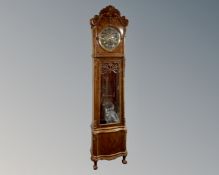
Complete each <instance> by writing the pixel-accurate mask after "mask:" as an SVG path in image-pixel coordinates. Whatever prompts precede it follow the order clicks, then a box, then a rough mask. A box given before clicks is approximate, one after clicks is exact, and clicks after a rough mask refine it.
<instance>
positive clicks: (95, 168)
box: [93, 160, 97, 170]
mask: <svg viewBox="0 0 219 175" xmlns="http://www.w3.org/2000/svg"><path fill="white" fill-rule="evenodd" d="M93 168H94V170H97V161H96V160H94V166H93Z"/></svg>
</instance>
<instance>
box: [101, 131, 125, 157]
mask: <svg viewBox="0 0 219 175" xmlns="http://www.w3.org/2000/svg"><path fill="white" fill-rule="evenodd" d="M125 151H126V131H125V130H120V131H116V132H107V133H98V135H97V154H98V155H113V154H117V153H119V152H125Z"/></svg>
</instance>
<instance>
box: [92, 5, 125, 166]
mask: <svg viewBox="0 0 219 175" xmlns="http://www.w3.org/2000/svg"><path fill="white" fill-rule="evenodd" d="M90 24H91V30H92V41H93V42H92V48H93V53H92V59H93V117H92V124H91V130H92V143H91V160H92V161H94V165H93V168H94V169H97V161H98V160H112V159H115V158H117V157H120V156H122V157H123V159H122V162H123V163H124V164H126V163H127V161H126V156H127V150H126V133H127V129H126V125H125V115H124V71H125V57H124V44H125V43H124V38H125V33H126V27H127V25H128V20H127V19H126V17H125V16H121V15H120V12H119V11H118V10H117V9H116V8H115V7H113V6H111V5H109V6H107V7H105V8H104V9H102V10H101V11H100V12H99V15H95V16H94V17H93V18H92V19H90Z"/></svg>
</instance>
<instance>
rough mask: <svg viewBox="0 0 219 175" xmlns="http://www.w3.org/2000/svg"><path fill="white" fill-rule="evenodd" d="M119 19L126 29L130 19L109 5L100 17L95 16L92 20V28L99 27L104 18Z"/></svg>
mask: <svg viewBox="0 0 219 175" xmlns="http://www.w3.org/2000/svg"><path fill="white" fill-rule="evenodd" d="M104 17H107V18H118V19H119V20H120V22H121V24H122V25H123V26H124V27H126V26H127V25H128V19H126V17H125V16H121V15H120V12H119V10H117V9H116V8H115V7H114V6H112V5H109V6H106V7H105V8H103V9H102V10H101V11H100V13H99V15H95V16H94V17H93V18H92V19H90V25H91V28H93V27H94V26H96V25H98V23H99V22H100V21H101V19H102V18H104Z"/></svg>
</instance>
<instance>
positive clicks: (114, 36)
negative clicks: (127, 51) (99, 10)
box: [98, 27, 121, 51]
mask: <svg viewBox="0 0 219 175" xmlns="http://www.w3.org/2000/svg"><path fill="white" fill-rule="evenodd" d="M120 40H121V35H120V32H119V30H118V29H116V28H115V27H106V28H104V29H103V30H102V31H101V32H100V33H99V35H98V41H99V44H100V45H101V47H102V48H103V49H105V50H107V51H113V50H114V49H115V48H116V47H117V46H118V45H119V43H120Z"/></svg>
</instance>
